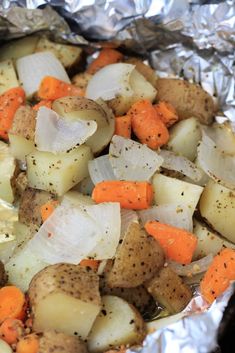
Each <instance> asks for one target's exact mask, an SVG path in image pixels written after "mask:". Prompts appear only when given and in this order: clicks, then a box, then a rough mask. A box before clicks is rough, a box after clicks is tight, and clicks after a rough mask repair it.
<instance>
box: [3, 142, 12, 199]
mask: <svg viewBox="0 0 235 353" xmlns="http://www.w3.org/2000/svg"><path fill="white" fill-rule="evenodd" d="M15 170H16V164H15V159H14V158H13V157H12V155H11V153H10V149H9V146H8V145H7V144H6V143H4V142H2V141H0V198H1V199H3V200H4V201H7V202H9V203H12V202H13V201H14V190H13V184H12V181H13V178H14V174H15Z"/></svg>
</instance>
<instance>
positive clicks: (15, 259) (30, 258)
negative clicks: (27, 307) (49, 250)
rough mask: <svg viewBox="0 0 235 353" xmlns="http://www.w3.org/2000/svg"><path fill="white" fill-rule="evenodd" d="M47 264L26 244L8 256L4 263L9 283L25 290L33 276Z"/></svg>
mask: <svg viewBox="0 0 235 353" xmlns="http://www.w3.org/2000/svg"><path fill="white" fill-rule="evenodd" d="M47 265H48V264H47V263H45V262H43V261H42V260H41V259H39V258H37V257H36V256H35V255H34V254H33V253H32V251H31V249H28V247H27V244H26V246H24V247H23V248H21V249H19V251H17V252H16V253H15V254H14V255H13V256H12V257H11V258H10V260H9V261H8V262H7V263H6V265H5V269H6V272H7V275H8V280H9V283H11V284H13V285H15V286H17V287H19V288H20V289H21V290H22V291H24V292H26V291H27V290H28V288H29V283H30V281H31V280H32V278H33V276H34V275H35V274H36V273H38V272H39V271H41V270H42V269H43V268H45V267H46V266H47Z"/></svg>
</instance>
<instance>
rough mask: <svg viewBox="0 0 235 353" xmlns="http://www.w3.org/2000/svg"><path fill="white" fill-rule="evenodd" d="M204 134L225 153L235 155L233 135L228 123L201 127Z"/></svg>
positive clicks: (234, 135) (234, 138)
mask: <svg viewBox="0 0 235 353" xmlns="http://www.w3.org/2000/svg"><path fill="white" fill-rule="evenodd" d="M203 129H204V131H205V133H206V134H207V135H208V136H209V137H210V138H211V139H212V140H213V141H214V143H215V144H216V145H217V147H218V148H219V149H221V150H223V151H224V152H225V153H229V154H235V134H234V132H233V130H232V127H231V125H230V124H229V123H228V122H225V123H224V124H213V125H212V126H204V127H203Z"/></svg>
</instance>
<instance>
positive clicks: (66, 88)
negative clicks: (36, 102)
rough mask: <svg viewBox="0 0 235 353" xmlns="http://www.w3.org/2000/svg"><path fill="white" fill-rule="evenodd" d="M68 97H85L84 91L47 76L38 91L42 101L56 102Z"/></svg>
mask: <svg viewBox="0 0 235 353" xmlns="http://www.w3.org/2000/svg"><path fill="white" fill-rule="evenodd" d="M66 96H84V91H83V90H82V89H81V88H79V87H76V86H73V85H71V84H69V83H66V82H63V81H61V80H58V79H57V78H55V77H52V76H46V77H44V79H43V80H42V81H41V83H40V86H39V90H38V97H39V98H40V99H46V100H55V99H58V98H62V97H66Z"/></svg>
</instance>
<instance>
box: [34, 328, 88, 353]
mask: <svg viewBox="0 0 235 353" xmlns="http://www.w3.org/2000/svg"><path fill="white" fill-rule="evenodd" d="M38 353H88V351H87V348H86V345H85V343H84V342H82V341H81V340H80V339H79V338H78V337H73V336H69V335H65V334H64V333H59V332H56V331H45V332H43V333H42V334H40V336H39V351H38Z"/></svg>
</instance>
